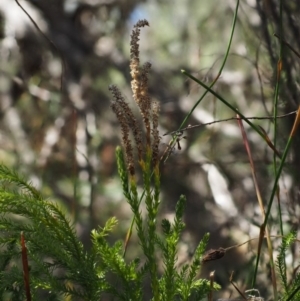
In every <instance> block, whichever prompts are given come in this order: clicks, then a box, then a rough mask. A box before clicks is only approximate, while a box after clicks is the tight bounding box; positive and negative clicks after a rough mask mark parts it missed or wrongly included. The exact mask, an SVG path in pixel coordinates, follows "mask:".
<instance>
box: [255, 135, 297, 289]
mask: <svg viewBox="0 0 300 301" xmlns="http://www.w3.org/2000/svg"><path fill="white" fill-rule="evenodd" d="M292 140H293V136H290V137H289V140H288V142H287V144H286V147H285V150H284V153H283V155H282V160H281V162H280V165H279V168H278V170H277V173H276V177H275V182H274V185H273V189H272V193H271V196H270V199H269V202H268V207H267V211H266V215H265V219H264V222H263V224H262V229H263V230H264V229H266V225H267V222H268V219H269V216H270V212H271V208H272V204H273V200H274V197H275V194H276V191H277V187H278V181H279V178H280V176H281V172H282V169H283V166H284V163H285V160H286V157H287V154H288V152H289V149H290V147H291V144H292ZM258 263H259V257H257V258H256V265H255V270H254V275H253V280H252V286H253V287H254V286H255V283H256V275H257V270H258Z"/></svg>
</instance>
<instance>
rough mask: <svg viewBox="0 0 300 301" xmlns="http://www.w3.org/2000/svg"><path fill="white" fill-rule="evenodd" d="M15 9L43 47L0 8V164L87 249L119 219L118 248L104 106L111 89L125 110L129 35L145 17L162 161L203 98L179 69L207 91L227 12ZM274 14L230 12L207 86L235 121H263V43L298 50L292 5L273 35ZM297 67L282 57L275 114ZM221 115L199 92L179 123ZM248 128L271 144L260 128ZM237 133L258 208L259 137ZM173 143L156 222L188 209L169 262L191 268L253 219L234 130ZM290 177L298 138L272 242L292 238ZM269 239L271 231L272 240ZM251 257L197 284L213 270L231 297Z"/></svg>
mask: <svg viewBox="0 0 300 301" xmlns="http://www.w3.org/2000/svg"><path fill="white" fill-rule="evenodd" d="M283 2H284V1H283ZM20 4H21V5H22V6H23V7H24V8H25V9H26V11H27V12H28V13H29V14H30V16H31V17H32V18H33V19H34V20H35V22H36V23H37V25H38V26H39V28H40V29H41V30H42V31H43V32H44V33H45V34H46V36H47V37H48V38H49V39H50V40H51V41H52V42H53V44H54V45H55V47H53V45H52V44H51V43H49V41H47V40H46V39H45V38H44V37H43V36H42V35H41V33H39V32H38V31H37V29H36V28H35V27H34V24H33V23H32V22H31V21H30V20H29V18H28V16H26V14H25V13H24V12H23V11H22V10H21V8H20V7H19V6H18V5H17V3H16V2H15V1H14V0H1V1H0V112H1V119H0V144H1V148H0V161H1V162H4V163H5V164H7V165H8V166H10V167H14V168H15V169H16V170H18V171H21V172H22V173H24V174H25V175H26V176H27V177H28V178H29V179H30V180H31V181H32V182H33V183H34V184H35V185H36V186H37V187H38V188H40V189H41V190H42V191H43V193H44V195H45V196H46V197H49V199H51V200H55V201H58V202H60V203H61V204H62V206H64V207H65V208H66V211H67V212H69V214H70V217H71V219H72V220H73V221H74V224H75V227H76V230H77V232H78V235H79V236H80V237H81V238H82V241H83V242H84V243H85V245H86V247H87V248H89V246H90V231H91V229H93V228H95V227H97V226H98V225H103V224H104V222H105V221H106V220H107V219H108V218H109V217H110V216H116V217H117V218H118V220H119V226H118V231H117V232H115V233H114V237H112V238H111V239H112V240H116V239H124V237H125V234H126V231H127V229H128V227H129V225H130V222H131V218H132V215H131V212H130V209H129V206H128V205H127V203H126V202H125V200H124V198H123V196H122V189H121V186H120V181H119V179H118V176H117V174H116V162H115V148H116V146H117V145H119V144H120V128H119V126H118V123H117V121H116V118H115V116H114V114H113V113H112V111H111V109H110V107H109V104H110V97H111V96H110V94H109V91H108V86H109V85H110V84H112V83H113V84H116V85H118V87H119V88H120V90H121V91H122V92H123V94H124V95H125V96H126V99H127V100H128V102H131V103H132V97H131V91H130V80H131V79H130V74H129V49H130V45H129V38H130V31H131V29H132V27H133V24H134V23H135V22H136V21H137V20H139V19H145V18H146V19H147V20H148V21H149V23H150V27H149V28H146V29H143V30H142V34H141V43H140V44H141V61H142V63H143V62H145V61H150V62H151V63H152V73H151V75H150V94H151V96H152V97H153V99H157V100H159V102H160V105H161V119H160V132H161V135H162V137H163V139H162V144H161V151H162V152H163V151H164V149H165V148H166V145H167V144H168V142H169V141H170V139H171V136H170V135H165V136H163V134H165V133H168V132H172V131H176V129H177V128H178V127H179V125H180V124H181V122H182V120H183V119H184V117H185V116H186V114H187V113H188V112H189V110H190V109H191V108H192V107H193V105H194V104H195V102H196V101H197V100H198V99H199V97H200V96H201V95H202V93H203V92H204V90H203V89H202V88H199V86H197V85H195V84H194V83H192V82H190V81H189V80H187V79H186V78H185V77H184V76H183V75H182V74H181V72H180V70H181V69H185V70H188V71H190V72H192V73H193V74H194V76H196V77H197V78H199V79H200V80H202V81H204V82H206V83H207V84H208V83H211V82H212V80H213V79H214V78H215V77H216V76H217V73H218V70H219V68H220V65H221V63H222V59H223V57H224V54H225V51H226V47H227V44H228V41H229V36H230V30H231V26H232V18H233V13H234V9H235V6H236V1H232V0H227V1H217V0H211V1H204V0H198V1H197V0H172V1H171V0H163V1H162V0H148V1H146V0H145V1H138V0H126V1H124V0H51V1H48V0H28V1H20ZM279 5H280V3H279V1H276V0H264V1H260V0H243V1H241V2H240V7H239V15H238V22H237V26H236V28H235V35H234V39H233V44H232V47H231V50H230V55H229V58H228V61H227V64H226V66H225V69H224V72H223V73H222V75H221V77H220V78H219V80H218V82H217V84H216V85H215V87H214V88H215V90H216V91H217V92H218V93H219V94H221V95H222V96H223V97H224V98H225V99H227V100H228V101H229V102H230V103H231V104H233V105H234V106H236V107H238V108H239V109H240V110H241V112H243V114H244V115H246V116H255V117H263V116H266V117H269V116H272V110H273V96H274V88H275V82H276V67H277V61H278V56H279V40H278V39H277V38H276V37H274V36H273V34H274V33H277V34H278V35H280V34H281V36H282V37H283V38H284V40H285V41H286V42H288V43H289V44H290V45H291V46H292V47H294V48H295V49H296V50H297V49H298V50H299V49H300V40H299V36H300V23H299V20H300V18H299V11H300V3H298V1H288V2H286V3H284V4H283V10H282V11H283V20H284V22H283V24H284V26H283V28H282V29H280V22H279ZM62 57H63V58H64V59H63V61H62ZM299 61H300V58H299V57H297V55H296V54H294V53H293V52H292V51H291V50H289V48H287V47H285V48H284V59H283V76H282V80H281V86H280V98H279V99H280V101H279V107H278V109H279V112H280V113H279V114H287V113H291V112H294V111H295V110H296V109H297V107H298V105H299V96H300V95H299V94H300V93H299ZM63 65H65V66H64V67H63ZM61 76H62V79H63V81H62V83H61ZM230 117H234V114H233V113H232V112H231V111H230V110H229V109H228V108H226V107H224V105H223V104H222V103H219V102H218V100H217V99H215V98H214V97H213V96H212V95H209V94H208V95H207V96H206V97H205V99H204V100H203V102H202V103H201V105H200V106H199V107H197V109H196V110H195V111H194V113H193V114H192V116H191V118H190V119H189V120H188V124H190V125H196V124H199V125H201V124H204V123H208V122H211V121H213V120H219V119H223V118H230ZM294 118H295V115H294V114H291V115H289V116H287V117H285V118H281V119H279V120H278V129H277V130H278V132H277V146H276V147H277V148H278V149H279V151H282V150H283V149H282V148H283V147H284V145H285V143H286V141H287V138H288V134H289V132H290V130H291V127H292V124H293V121H294ZM255 123H256V124H258V125H260V126H262V127H263V128H264V130H265V131H266V133H268V135H269V137H270V138H271V139H272V138H273V137H274V132H273V127H272V121H271V120H270V119H265V120H256V121H255ZM246 128H247V127H246ZM248 135H249V139H250V142H251V148H252V154H253V157H254V164H255V167H256V173H257V177H258V179H259V185H260V188H261V190H262V192H263V197H265V198H266V197H267V196H269V193H270V187H271V185H272V183H273V179H274V169H273V164H272V163H273V154H272V152H271V151H270V149H269V148H268V147H267V146H266V144H265V143H263V141H262V139H261V138H260V137H258V135H256V134H255V133H253V132H252V131H250V130H249V133H248ZM183 136H184V137H185V138H182V139H181V140H180V148H181V150H180V149H178V148H176V149H175V150H173V152H172V154H171V156H170V157H169V159H168V160H167V162H165V163H164V164H162V166H161V174H162V207H161V218H165V217H167V218H172V214H173V211H174V207H175V204H176V201H177V200H178V198H179V196H180V194H185V195H186V196H187V200H188V202H187V208H186V215H185V222H186V224H187V229H186V231H185V232H184V235H183V237H182V244H181V247H180V250H179V254H178V257H179V262H181V263H182V262H184V261H186V260H189V259H190V258H191V256H192V254H193V251H194V247H195V245H196V244H197V243H198V242H199V240H200V239H201V238H202V236H203V234H204V233H205V232H210V233H211V239H210V245H209V247H210V248H219V247H223V248H226V247H229V246H232V245H235V244H238V243H242V242H244V241H246V240H248V239H250V238H254V237H257V236H258V233H259V225H260V224H261V223H262V222H263V220H262V217H261V215H260V211H259V209H258V203H257V199H256V194H255V190H254V186H253V181H252V176H251V170H250V165H249V161H248V158H247V154H246V151H245V148H244V145H243V142H242V137H241V133H240V131H239V129H238V125H237V123H236V121H234V120H233V121H227V122H222V123H217V124H214V125H208V126H205V125H203V126H199V127H197V128H195V129H191V130H188V131H186V132H185V133H184V135H183ZM299 167H300V137H299V134H298V136H297V137H296V139H295V142H294V144H293V150H292V152H291V154H290V156H289V159H288V163H287V165H286V167H285V170H284V177H282V180H281V182H280V188H281V189H280V195H279V197H280V198H279V200H280V204H281V206H282V210H283V218H284V223H285V227H286V228H285V229H284V230H285V231H287V230H290V229H295V230H297V229H298V228H299V212H300V210H299V173H300V170H299ZM276 206H277V205H274V210H273V211H272V216H273V219H274V220H275V221H276V218H277V207H276ZM277 231H278V227H275V226H274V227H272V226H271V233H272V234H273V235H278V234H279V233H278V232H277ZM135 242H136V241H135V237H133V238H132V241H131V244H130V246H129V251H128V253H127V254H128V257H133V256H135V255H136V254H138V253H139V252H140V251H139V248H138V247H137V245H136V244H135ZM275 246H276V242H275ZM255 252H256V241H254V242H253V243H251V244H249V245H245V246H243V247H241V248H237V249H234V250H231V251H228V254H226V256H225V257H224V258H223V259H221V260H219V261H217V262H212V263H207V264H205V265H204V267H203V270H202V272H201V273H202V274H201V275H202V276H203V277H208V275H209V272H210V271H213V270H215V271H216V272H215V280H216V281H217V282H219V283H220V284H221V285H222V286H223V288H224V290H225V289H226V288H227V289H228V291H227V292H225V291H224V290H223V291H222V292H221V294H220V295H221V296H229V294H230V292H231V291H233V289H232V287H230V285H229V275H230V272H231V271H234V272H235V274H234V280H235V281H236V282H237V283H238V285H239V287H240V288H241V290H245V289H246V288H248V287H249V286H250V284H249V283H250V282H249V281H250V280H251V275H252V274H251V269H252V268H251V267H252V264H253V259H254V256H255ZM275 255H276V254H275ZM298 256H299V255H298V254H297V249H296V248H295V249H294V250H292V253H291V258H290V262H291V263H292V262H295V263H296V259H297V258H298ZM267 258H268V257H267V256H266V260H265V261H262V264H261V267H260V272H259V280H258V283H260V287H258V288H259V289H260V291H261V294H262V295H268V293H269V289H270V287H271V286H270V279H269V278H270V277H269V266H268V263H269V262H268V260H267ZM290 266H291V267H292V268H293V264H291V265H290ZM295 266H296V264H295V265H294V267H295Z"/></svg>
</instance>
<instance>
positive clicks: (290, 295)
mask: <svg viewBox="0 0 300 301" xmlns="http://www.w3.org/2000/svg"><path fill="white" fill-rule="evenodd" d="M296 236H297V233H296V232H290V233H289V234H288V235H287V236H285V237H284V238H283V239H282V243H281V246H280V248H279V254H278V256H277V260H276V266H277V271H278V274H279V278H280V280H281V285H282V287H283V289H284V291H283V295H282V297H281V299H280V300H282V301H290V300H300V273H298V274H296V275H295V277H294V278H293V280H292V281H291V282H290V283H288V280H287V271H286V263H285V254H286V251H287V250H288V248H289V247H290V246H291V245H292V244H293V243H294V242H295V240H296Z"/></svg>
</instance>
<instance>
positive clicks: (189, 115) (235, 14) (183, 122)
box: [164, 0, 240, 162]
mask: <svg viewBox="0 0 300 301" xmlns="http://www.w3.org/2000/svg"><path fill="white" fill-rule="evenodd" d="M239 4H240V1H239V0H237V2H236V7H235V11H234V16H233V22H232V27H231V32H230V38H229V41H228V45H227V49H226V53H225V55H224V59H223V62H222V65H221V67H220V70H219V72H218V75H217V76H216V78H215V79H214V80H213V82H212V83H211V84H210V85H209V88H212V87H213V86H214V85H215V83H216V82H217V80H218V79H219V77H220V76H221V74H222V71H223V69H224V66H225V64H226V61H227V58H228V55H229V51H230V47H231V43H232V39H233V34H234V29H235V25H236V20H237V15H238V9H239ZM208 91H209V90H205V92H204V93H203V94H202V96H201V97H200V98H199V99H198V101H197V102H196V103H195V104H194V106H193V107H192V109H191V110H190V112H189V113H188V114H187V115H186V117H185V118H184V120H183V121H182V123H181V124H180V126H179V128H178V130H177V131H178V132H179V131H180V130H181V129H182V128H183V127H184V125H185V124H186V122H187V121H188V119H189V118H190V117H191V115H192V114H193V112H194V111H195V109H196V108H197V107H198V105H199V104H200V102H201V101H202V100H203V98H204V97H205V96H206V94H207V93H208ZM175 143H176V137H175V136H174V137H173V139H172V140H171V142H170V146H171V148H172V146H173V145H174V144H175ZM167 159H168V156H167V157H166V158H165V160H164V162H166V160H167Z"/></svg>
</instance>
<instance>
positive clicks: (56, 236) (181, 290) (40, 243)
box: [0, 20, 218, 301]
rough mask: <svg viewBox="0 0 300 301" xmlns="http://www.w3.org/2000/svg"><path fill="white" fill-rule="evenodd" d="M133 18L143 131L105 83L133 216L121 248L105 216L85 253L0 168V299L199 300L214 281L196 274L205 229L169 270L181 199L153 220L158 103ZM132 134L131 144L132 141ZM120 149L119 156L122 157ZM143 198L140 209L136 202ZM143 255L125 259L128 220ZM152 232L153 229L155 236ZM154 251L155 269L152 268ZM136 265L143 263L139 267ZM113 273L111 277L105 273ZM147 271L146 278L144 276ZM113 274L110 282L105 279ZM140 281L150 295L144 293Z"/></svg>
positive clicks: (47, 204) (68, 227) (31, 191)
mask: <svg viewBox="0 0 300 301" xmlns="http://www.w3.org/2000/svg"><path fill="white" fill-rule="evenodd" d="M148 25H149V24H148V22H147V21H146V20H142V21H139V22H138V23H137V24H136V25H135V26H134V30H133V32H132V35H131V44H130V45H131V61H130V69H131V76H132V82H131V87H132V93H133V99H134V101H135V103H136V104H137V106H138V108H139V110H140V114H141V120H142V122H143V125H144V131H143V130H142V127H141V126H140V125H139V123H138V121H137V118H135V116H134V114H133V113H132V110H131V108H130V106H129V105H128V104H127V103H126V102H125V99H124V97H123V96H122V94H121V92H120V91H119V90H118V88H117V87H116V86H115V85H112V86H110V88H109V89H110V91H111V93H112V97H113V100H112V103H111V107H112V110H113V111H114V112H115V114H116V116H117V119H118V121H119V124H120V126H121V132H122V142H123V147H124V151H123V150H122V148H121V147H117V150H116V156H117V165H118V172H119V176H120V179H121V183H122V187H123V193H124V196H125V197H126V200H127V202H128V203H129V205H130V206H131V210H132V213H133V223H132V227H131V228H130V230H129V231H128V235H127V238H126V241H125V245H123V243H122V242H121V241H118V242H116V243H115V244H113V245H110V244H109V243H108V241H107V236H108V235H109V233H110V232H111V231H112V230H113V228H114V227H115V226H116V224H117V220H116V218H115V217H111V218H110V219H109V220H108V221H107V222H106V224H105V226H104V227H99V228H98V229H95V230H93V231H92V233H91V239H92V248H91V250H90V251H86V250H85V248H84V246H83V244H82V243H81V242H80V240H79V239H78V237H77V236H76V233H75V230H74V227H73V225H72V222H71V221H70V220H69V219H68V218H67V217H66V214H65V213H64V212H63V210H62V209H61V208H60V207H59V206H58V205H57V204H56V203H54V202H51V201H49V200H45V199H44V198H43V196H42V194H41V193H40V192H39V191H37V190H36V189H35V188H34V186H33V185H32V184H31V183H29V182H28V181H26V180H25V179H24V178H23V177H21V176H20V175H19V174H17V173H16V172H14V171H12V170H11V169H9V168H7V167H5V166H4V165H0V298H1V300H27V301H30V300H87V301H96V300H97V301H98V300H101V299H102V298H104V296H105V299H106V300H107V296H108V295H109V296H111V299H112V300H126V301H127V300H135V301H138V300H145V299H149V298H150V299H151V300H155V301H158V300H170V301H171V300H201V299H202V298H204V297H205V296H206V294H207V293H208V292H210V291H211V290H213V289H217V287H218V286H217V285H216V284H212V283H210V281H208V280H205V279H198V277H197V275H198V274H199V269H200V268H201V264H202V256H203V254H204V251H205V248H206V244H207V242H208V238H209V236H208V234H207V235H205V236H204V238H203V239H202V241H201V242H200V243H199V245H198V247H197V248H196V251H195V254H194V258H193V260H192V261H191V264H184V265H183V266H182V267H181V269H178V268H177V245H178V242H179V239H180V234H181V232H182V230H183V229H184V223H183V220H182V217H183V212H184V206H185V202H186V199H185V197H184V196H181V197H180V198H179V201H178V203H177V205H176V208H175V219H174V221H173V223H171V222H170V221H168V220H163V221H162V224H161V226H160V225H158V224H157V220H158V210H159V205H160V173H159V163H160V160H159V156H158V146H159V142H160V136H159V132H158V118H159V104H158V103H156V102H152V101H151V98H150V96H149V93H148V75H149V71H150V68H151V64H150V63H145V64H144V65H142V66H140V60H139V44H138V41H139V35H140V29H141V27H144V26H148ZM132 138H133V140H134V145H135V147H134V146H133V145H132ZM123 153H124V154H125V156H123ZM138 168H139V169H140V170H141V173H142V185H143V193H142V194H139V193H138V183H137V170H138ZM141 202H145V205H146V213H145V214H143V215H142V214H141V209H140V204H141ZM134 224H135V228H136V230H137V236H138V239H139V245H140V246H141V248H142V253H143V254H144V256H145V260H143V261H140V260H139V259H138V258H135V259H134V260H132V261H129V262H128V260H126V256H125V254H126V252H125V251H126V247H127V244H128V242H129V240H130V236H131V233H132V229H133V225H134ZM159 233H161V234H160V235H159ZM158 254H160V255H161V254H162V256H161V257H162V263H163V265H164V268H163V272H162V273H159V270H161V269H159V265H160V264H161V260H159V259H158ZM141 262H144V263H143V264H142V263H141ZM112 276H113V277H112ZM146 276H147V277H146ZM112 278H113V281H111V279H112ZM146 279H150V282H151V296H150V297H149V296H148V295H145V292H144V286H145V283H144V282H145V281H147V280H146Z"/></svg>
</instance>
